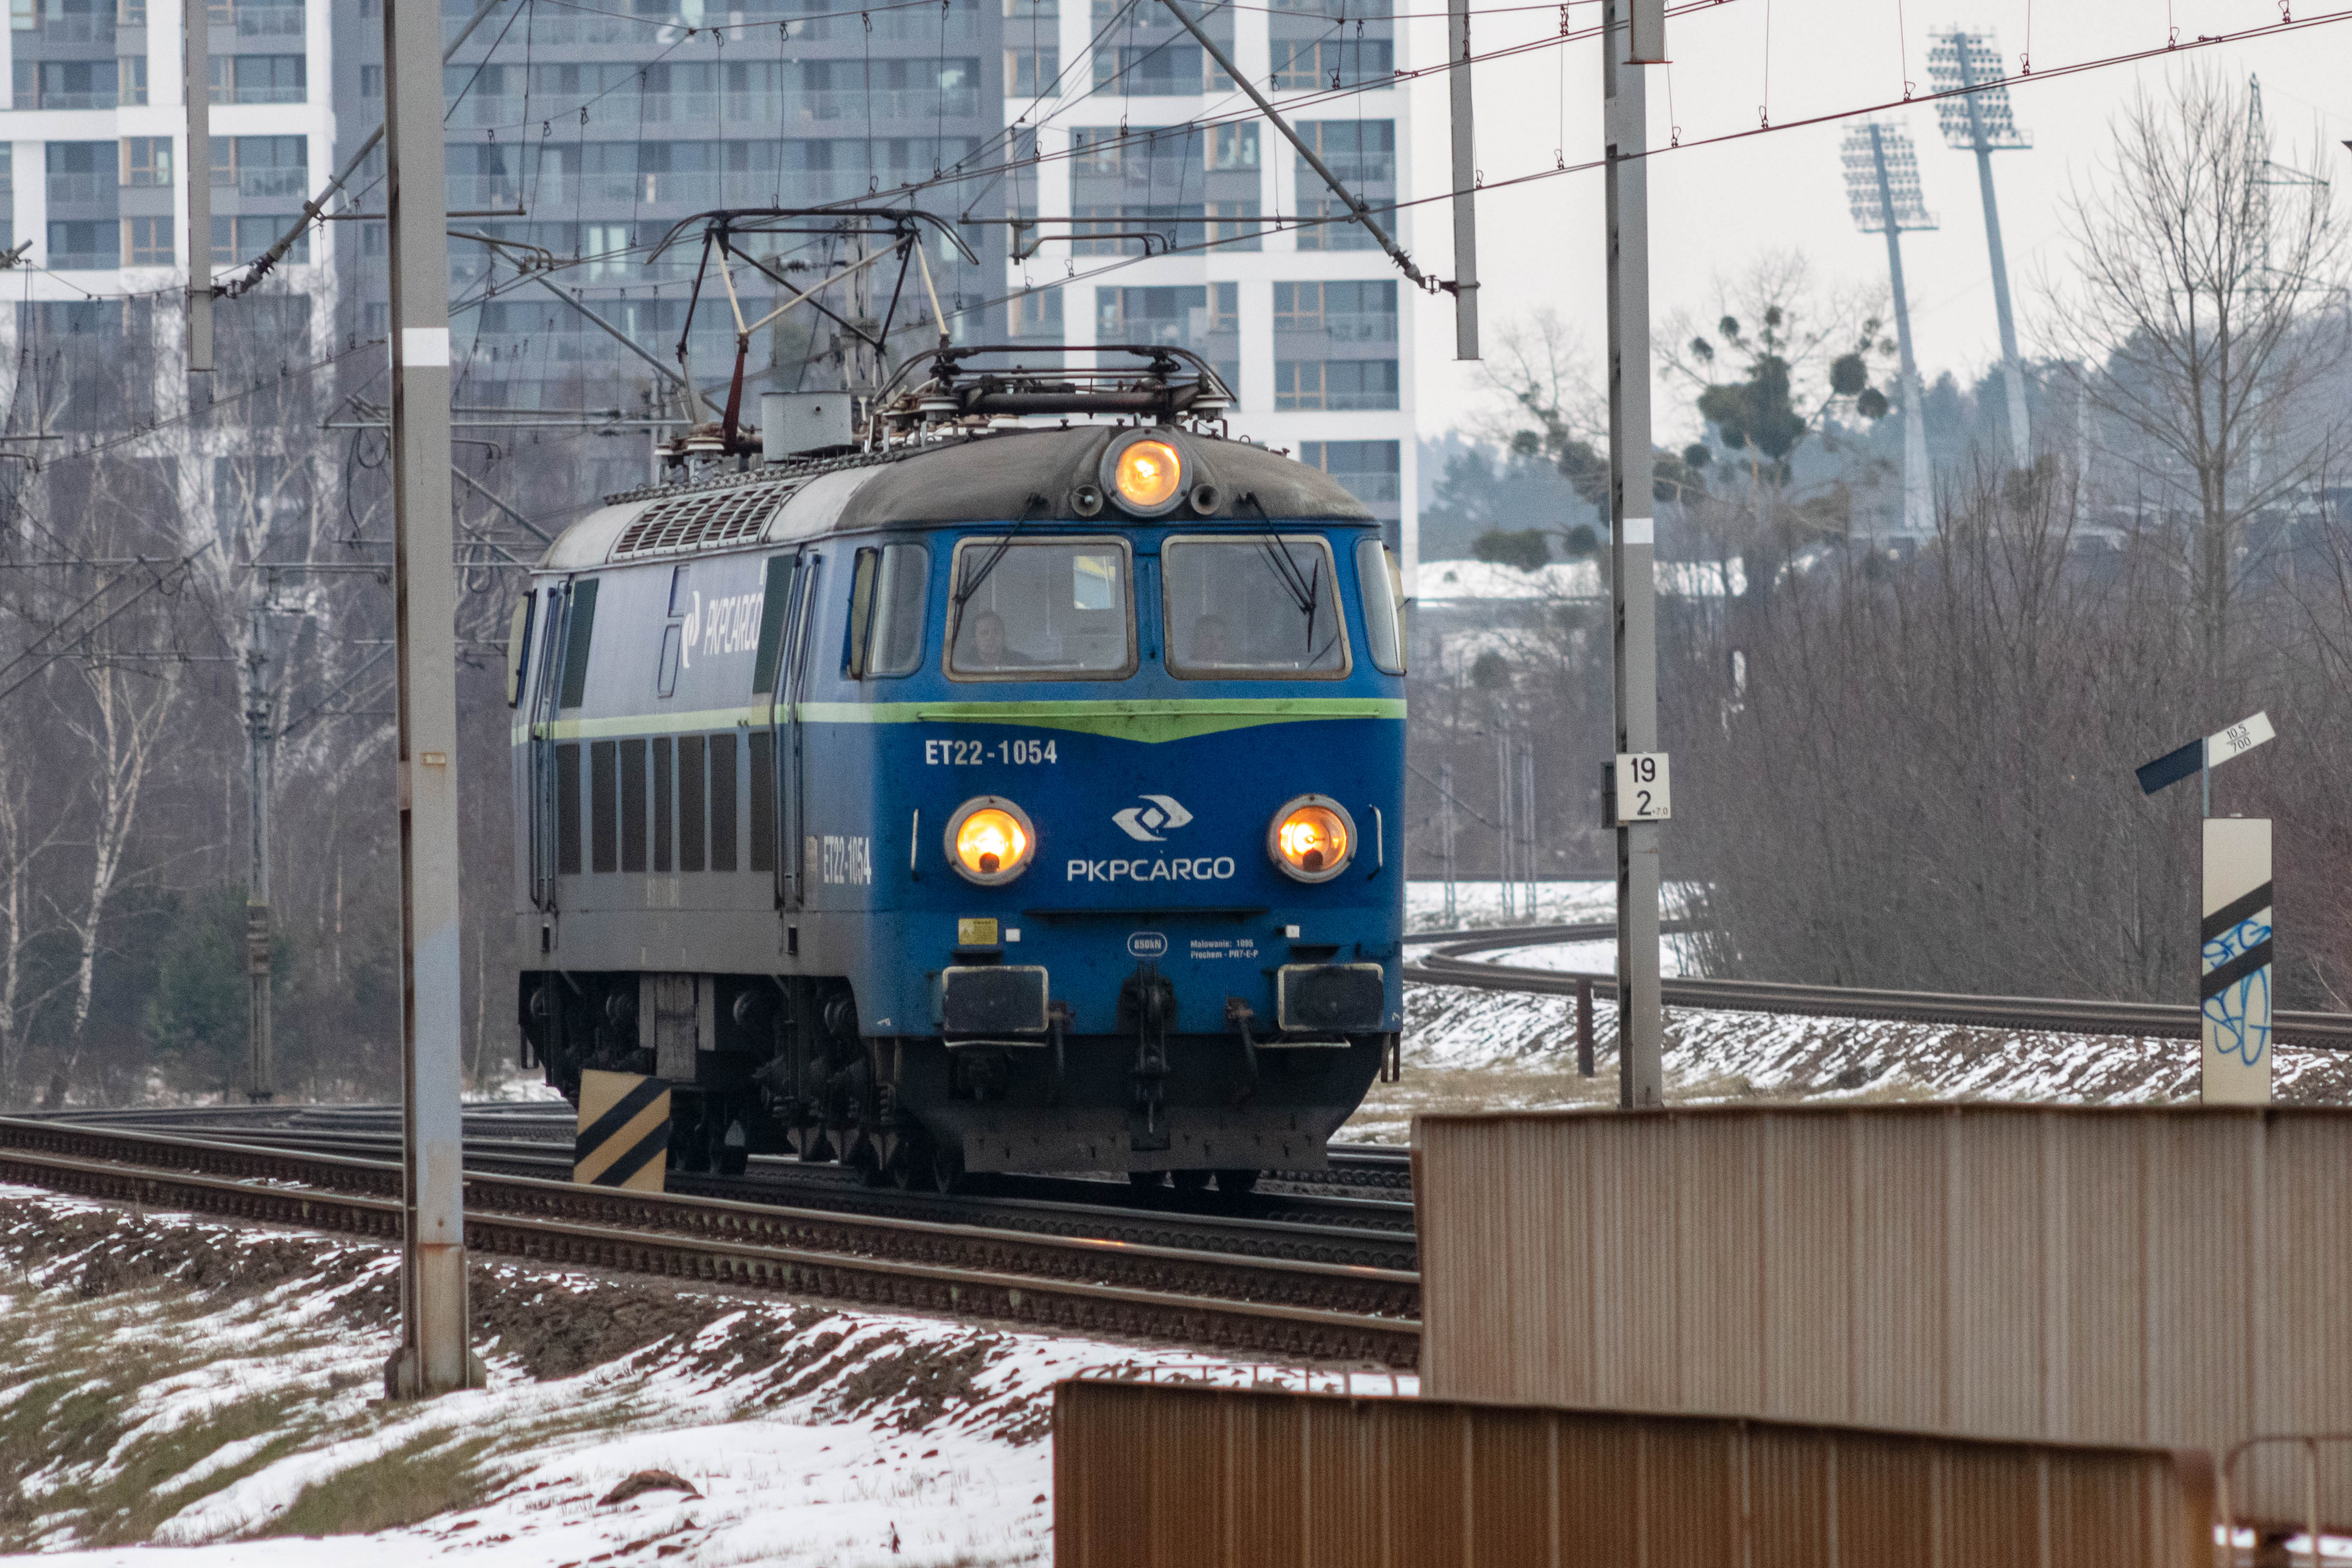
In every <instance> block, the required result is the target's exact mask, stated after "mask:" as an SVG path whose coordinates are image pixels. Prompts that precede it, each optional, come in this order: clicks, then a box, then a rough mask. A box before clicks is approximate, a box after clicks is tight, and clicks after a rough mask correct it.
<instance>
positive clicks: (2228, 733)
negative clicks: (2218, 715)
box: [2205, 713, 2278, 768]
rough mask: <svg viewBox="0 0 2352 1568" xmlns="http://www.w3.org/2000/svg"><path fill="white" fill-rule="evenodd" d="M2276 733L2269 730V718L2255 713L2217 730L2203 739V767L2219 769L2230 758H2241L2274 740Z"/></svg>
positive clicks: (2265, 714) (2263, 714)
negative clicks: (2250, 716)
mask: <svg viewBox="0 0 2352 1568" xmlns="http://www.w3.org/2000/svg"><path fill="white" fill-rule="evenodd" d="M2277 737H2278V731H2275V730H2273V729H2272V728H2271V716H2270V715H2269V714H2268V713H2257V714H2255V715H2254V716H2253V717H2252V718H2251V719H2246V720H2242V721H2239V722H2238V723H2235V724H2232V725H2231V726H2230V727H2229V728H2228V729H2226V730H2219V731H2214V732H2213V733H2212V734H2210V735H2208V736H2206V737H2205V765H2206V766H2207V767H2209V768H2210V767H2219V766H2220V765H2221V763H2226V762H2228V761H2229V760H2230V759H2231V757H2242V756H2244V755H2245V754H2246V753H2247V752H2251V751H2252V750H2253V749H2254V748H2255V747H2256V746H2259V745H2261V744H2262V743H2263V742H2265V741H2270V740H2275V739H2276V738H2277Z"/></svg>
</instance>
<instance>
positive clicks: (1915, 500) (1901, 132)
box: [1843, 120, 1936, 536]
mask: <svg viewBox="0 0 2352 1568" xmlns="http://www.w3.org/2000/svg"><path fill="white" fill-rule="evenodd" d="M1843 158H1844V161H1845V199H1846V203H1847V205H1850V206H1851V207H1852V208H1853V221H1854V226H1856V227H1858V228H1860V229H1861V230H1862V232H1863V233H1864V234H1883V235H1885V237H1886V276H1887V278H1888V279H1889V281H1890V282H1891V283H1892V284H1893V286H1894V289H1895V348H1896V350H1897V352H1898V353H1900V355H1901V365H1900V367H1899V374H1901V376H1902V380H1903V388H1902V390H1903V531H1904V532H1906V533H1908V534H1912V535H1915V536H1916V535H1921V534H1926V533H1928V532H1930V531H1933V529H1934V527H1935V514H1934V510H1933V508H1932V507H1931V505H1930V497H1929V493H1928V483H1927V421H1926V419H1925V417H1924V414H1925V410H1924V409H1923V408H1922V406H1921V405H1922V404H1923V403H1924V402H1925V401H1926V395H1925V394H1924V392H1923V391H1922V389H1921V387H1920V385H1919V362H1918V361H1917V360H1916V358H1915V357H1914V356H1913V354H1912V353H1911V301H1910V299H1909V297H1908V296H1907V295H1906V294H1905V292H1904V289H1903V238H1902V237H1903V235H1904V233H1905V231H1906V230H1909V231H1913V232H1916V231H1919V230H1922V229H1932V228H1934V227H1935V226H1936V215H1935V214H1933V213H1931V212H1929V211H1928V210H1927V203H1926V201H1925V199H1924V198H1923V197H1922V195H1921V194H1920V190H1919V156H1918V154H1917V153H1915V152H1913V151H1912V148H1911V132H1908V131H1907V130H1906V129H1904V128H1903V127H1902V126H1900V125H1893V124H1881V123H1880V122H1879V121H1875V120H1870V121H1860V122H1857V123H1855V124H1853V125H1849V126H1847V127H1846V130H1845V146H1844V149H1843Z"/></svg>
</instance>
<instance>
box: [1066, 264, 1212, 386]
mask: <svg viewBox="0 0 2352 1568" xmlns="http://www.w3.org/2000/svg"><path fill="white" fill-rule="evenodd" d="M1240 330H1241V285H1240V284H1238V283H1209V284H1198V283H1196V284H1193V285H1192V286H1190V287H1185V286H1183V285H1175V286H1170V287H1161V288H1156V289H1096V290H1095V342H1098V343H1133V344H1140V345H1147V346H1163V345H1164V346H1166V347H1169V348H1179V349H1190V350H1191V351H1192V353H1196V354H1199V355H1200V356H1201V357H1202V359H1204V360H1207V361H1208V362H1209V364H1210V366H1211V368H1213V370H1215V371H1216V373H1217V378H1218V379H1219V380H1221V381H1223V383H1224V384H1226V386H1227V387H1229V388H1231V389H1233V390H1234V392H1236V393H1238V392H1239V391H1240V389H1241V339H1240Z"/></svg>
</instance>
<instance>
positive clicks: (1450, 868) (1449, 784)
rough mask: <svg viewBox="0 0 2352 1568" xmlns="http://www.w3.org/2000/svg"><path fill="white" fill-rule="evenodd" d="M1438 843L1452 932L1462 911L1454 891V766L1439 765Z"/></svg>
mask: <svg viewBox="0 0 2352 1568" xmlns="http://www.w3.org/2000/svg"><path fill="white" fill-rule="evenodd" d="M1437 795H1438V802H1437V810H1438V830H1437V835H1438V837H1437V841H1438V844H1439V846H1440V847H1442V849H1443V851H1444V856H1445V928H1446V929H1447V930H1448V931H1452V930H1453V929H1454V928H1455V927H1456V926H1458V925H1459V924H1460V923H1461V919H1462V917H1461V911H1460V910H1459V909H1458V908H1457V907H1456V905H1455V900H1454V764H1453V763H1438V764H1437Z"/></svg>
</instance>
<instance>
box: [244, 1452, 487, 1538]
mask: <svg viewBox="0 0 2352 1568" xmlns="http://www.w3.org/2000/svg"><path fill="white" fill-rule="evenodd" d="M489 1445H490V1439H489V1438H488V1437H469V1438H467V1439H465V1440H464V1441H462V1442H458V1443H455V1444H449V1443H445V1442H443V1441H442V1439H441V1438H439V1437H437V1436H436V1437H428V1438H424V1439H421V1440H419V1441H418V1442H415V1443H412V1444H409V1445H407V1446H406V1447H400V1448H395V1449H394V1450H392V1451H391V1452H390V1453H386V1454H382V1455H379V1456H377V1457H376V1458H373V1459H370V1460H367V1461H366V1462H365V1463H363V1464H358V1465H353V1466H352V1467H351V1468H349V1469H346V1470H338V1471H337V1472H336V1473H335V1474H334V1475H333V1476H331V1477H330V1478H328V1479H325V1480H323V1481H318V1482H315V1483H313V1484H312V1485H310V1486H307V1487H305V1488H303V1489H302V1492H301V1495H300V1496H299V1497H297V1498H296V1499H295V1500H294V1501H293V1502H292V1503H291V1504H290V1505H289V1507H288V1508H287V1510H286V1511H285V1512H284V1513H281V1514H279V1515H278V1517H277V1518H275V1519H273V1520H271V1521H269V1522H268V1524H266V1525H264V1526H263V1527H262V1528H261V1529H260V1530H259V1531H256V1532H255V1533H257V1534H258V1535H265V1536H268V1535H371V1534H373V1533H374V1532H376V1531H383V1530H398V1529H400V1528H401V1527H402V1526H403V1525H410V1524H418V1523H422V1522H423V1521H425V1520H428V1519H432V1518H434V1517H436V1515H439V1514H444V1513H454V1512H456V1511H457V1510H461V1509H468V1508H475V1507H478V1506H479V1505H480V1504H482V1503H483V1502H485V1501H487V1500H488V1498H489V1496H490V1494H491V1493H492V1492H494V1491H496V1490H497V1489H498V1485H499V1478H497V1477H493V1476H491V1475H488V1474H487V1473H486V1472H485V1470H484V1468H483V1467H482V1465H481V1459H482V1458H483V1452H484V1450H485V1449H487V1448H488V1447H489Z"/></svg>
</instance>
